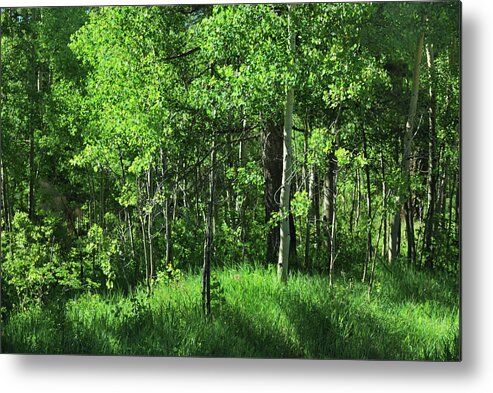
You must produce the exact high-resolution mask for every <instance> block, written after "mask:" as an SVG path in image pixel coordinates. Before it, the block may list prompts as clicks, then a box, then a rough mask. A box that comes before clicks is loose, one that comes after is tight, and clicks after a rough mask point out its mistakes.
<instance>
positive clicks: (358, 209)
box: [354, 168, 361, 228]
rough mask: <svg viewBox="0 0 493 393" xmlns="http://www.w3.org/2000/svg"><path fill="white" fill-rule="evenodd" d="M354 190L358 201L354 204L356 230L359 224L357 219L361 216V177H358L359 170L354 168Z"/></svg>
mask: <svg viewBox="0 0 493 393" xmlns="http://www.w3.org/2000/svg"><path fill="white" fill-rule="evenodd" d="M356 183H357V184H356V188H357V190H358V194H357V195H358V200H357V202H356V221H355V223H354V226H355V227H356V228H358V224H359V217H360V214H361V177H360V171H359V168H356Z"/></svg>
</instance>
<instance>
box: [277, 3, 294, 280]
mask: <svg viewBox="0 0 493 393" xmlns="http://www.w3.org/2000/svg"><path fill="white" fill-rule="evenodd" d="M288 7H289V11H288V33H289V37H290V52H291V55H292V56H294V50H295V33H294V29H293V26H292V20H291V12H292V8H293V7H294V6H293V5H289V6H288ZM293 107H294V87H293V86H291V87H289V88H288V90H287V93H286V110H285V113H284V132H283V137H284V140H283V142H284V143H283V166H282V185H281V201H280V205H279V211H280V212H281V231H280V242H279V258H278V262H277V274H278V277H279V280H280V281H282V282H286V281H287V280H288V271H289V266H288V265H289V249H290V241H291V235H290V233H291V232H290V226H289V200H290V195H291V178H292V173H293V167H292V155H293V152H292V133H293Z"/></svg>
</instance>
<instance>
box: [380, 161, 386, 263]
mask: <svg viewBox="0 0 493 393" xmlns="http://www.w3.org/2000/svg"><path fill="white" fill-rule="evenodd" d="M380 161H381V165H382V217H383V243H382V258H385V252H386V249H387V232H388V230H387V184H386V182H385V163H384V160H383V153H382V154H381V155H380Z"/></svg>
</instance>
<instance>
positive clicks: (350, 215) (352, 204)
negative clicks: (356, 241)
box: [349, 173, 358, 235]
mask: <svg viewBox="0 0 493 393" xmlns="http://www.w3.org/2000/svg"><path fill="white" fill-rule="evenodd" d="M357 188H358V174H357V173H356V174H355V176H354V186H353V193H352V196H351V211H350V213H349V233H350V235H352V233H353V226H354V222H353V220H354V212H355V210H356V190H357Z"/></svg>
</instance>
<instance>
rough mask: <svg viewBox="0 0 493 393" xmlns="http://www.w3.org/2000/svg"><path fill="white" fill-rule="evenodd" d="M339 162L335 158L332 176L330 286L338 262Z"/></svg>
mask: <svg viewBox="0 0 493 393" xmlns="http://www.w3.org/2000/svg"><path fill="white" fill-rule="evenodd" d="M337 170H338V169H337V161H336V158H335V157H334V158H333V174H332V179H333V180H332V198H331V201H332V208H331V211H332V216H331V220H330V234H329V238H330V254H329V285H330V286H332V281H333V274H334V265H335V261H336V226H337V219H336V218H337V217H336V213H337Z"/></svg>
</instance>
